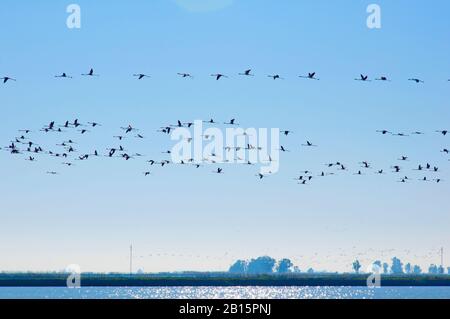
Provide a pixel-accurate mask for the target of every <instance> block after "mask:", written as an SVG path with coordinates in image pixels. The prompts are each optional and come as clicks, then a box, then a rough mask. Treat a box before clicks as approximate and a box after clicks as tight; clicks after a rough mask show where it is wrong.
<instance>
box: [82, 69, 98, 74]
mask: <svg viewBox="0 0 450 319" xmlns="http://www.w3.org/2000/svg"><path fill="white" fill-rule="evenodd" d="M81 75H82V76H99V75H98V74H94V69H92V68H91V69H90V70H89V73H84V74H81Z"/></svg>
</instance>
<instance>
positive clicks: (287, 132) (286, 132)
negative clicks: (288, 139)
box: [280, 131, 294, 136]
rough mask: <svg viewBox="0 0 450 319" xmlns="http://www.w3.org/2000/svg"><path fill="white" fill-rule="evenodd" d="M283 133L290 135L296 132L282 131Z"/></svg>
mask: <svg viewBox="0 0 450 319" xmlns="http://www.w3.org/2000/svg"><path fill="white" fill-rule="evenodd" d="M280 132H281V133H283V134H284V135H286V136H288V135H289V134H291V133H294V132H292V131H280Z"/></svg>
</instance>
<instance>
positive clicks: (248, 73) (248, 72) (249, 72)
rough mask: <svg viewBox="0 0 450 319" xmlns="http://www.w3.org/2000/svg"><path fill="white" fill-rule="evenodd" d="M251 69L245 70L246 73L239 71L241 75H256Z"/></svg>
mask: <svg viewBox="0 0 450 319" xmlns="http://www.w3.org/2000/svg"><path fill="white" fill-rule="evenodd" d="M251 72H252V70H251V69H248V70H245V71H244V73H239V75H245V76H254V75H253V74H252V73H251Z"/></svg>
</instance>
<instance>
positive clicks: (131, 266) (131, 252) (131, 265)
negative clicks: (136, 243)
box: [130, 245, 133, 276]
mask: <svg viewBox="0 0 450 319" xmlns="http://www.w3.org/2000/svg"><path fill="white" fill-rule="evenodd" d="M132 274H133V245H130V276H131V275H132Z"/></svg>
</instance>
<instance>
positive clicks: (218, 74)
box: [211, 73, 228, 81]
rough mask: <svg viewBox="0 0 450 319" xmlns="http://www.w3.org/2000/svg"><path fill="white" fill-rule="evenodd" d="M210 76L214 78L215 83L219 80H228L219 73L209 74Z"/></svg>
mask: <svg viewBox="0 0 450 319" xmlns="http://www.w3.org/2000/svg"><path fill="white" fill-rule="evenodd" d="M211 76H213V77H215V78H216V81H219V80H220V78H228V76H226V75H225V74H221V73H216V74H211Z"/></svg>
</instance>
